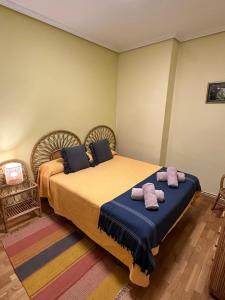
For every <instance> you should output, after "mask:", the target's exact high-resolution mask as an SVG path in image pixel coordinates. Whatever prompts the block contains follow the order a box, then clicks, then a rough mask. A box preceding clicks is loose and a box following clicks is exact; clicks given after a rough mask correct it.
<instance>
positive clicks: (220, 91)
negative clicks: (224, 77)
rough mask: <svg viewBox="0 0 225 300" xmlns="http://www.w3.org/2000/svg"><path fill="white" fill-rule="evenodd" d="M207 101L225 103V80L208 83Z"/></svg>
mask: <svg viewBox="0 0 225 300" xmlns="http://www.w3.org/2000/svg"><path fill="white" fill-rule="evenodd" d="M206 103H225V82H210V83H209V84H208V91H207V98H206Z"/></svg>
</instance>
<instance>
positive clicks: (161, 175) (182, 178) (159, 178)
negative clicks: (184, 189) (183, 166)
mask: <svg viewBox="0 0 225 300" xmlns="http://www.w3.org/2000/svg"><path fill="white" fill-rule="evenodd" d="M156 178H157V181H167V172H157V174H156ZM177 178H178V182H184V181H185V174H184V173H182V172H177Z"/></svg>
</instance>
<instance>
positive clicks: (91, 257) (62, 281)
mask: <svg viewBox="0 0 225 300" xmlns="http://www.w3.org/2000/svg"><path fill="white" fill-rule="evenodd" d="M105 253H106V252H105V251H103V250H102V249H96V250H95V251H93V252H90V253H88V254H87V255H85V256H84V257H82V258H81V259H80V260H79V261H78V262H76V263H75V264H73V265H72V266H71V267H70V268H69V269H68V270H66V271H65V272H64V273H63V274H61V275H60V276H59V277H58V278H56V279H55V280H54V281H53V282H51V283H50V284H49V285H47V286H46V287H45V288H43V289H42V290H40V291H39V292H38V293H37V294H36V295H33V296H31V299H33V300H46V299H48V300H53V299H56V298H58V297H59V296H60V295H62V294H63V293H64V292H65V291H66V290H67V289H68V288H70V287H71V286H72V285H73V284H75V283H76V282H77V281H78V280H79V279H80V278H81V277H82V276H83V275H84V274H85V273H86V272H87V271H88V270H89V269H90V268H91V267H92V266H94V265H95V264H96V263H97V262H98V261H99V260H100V259H101V258H102V257H103V256H104V255H105Z"/></svg>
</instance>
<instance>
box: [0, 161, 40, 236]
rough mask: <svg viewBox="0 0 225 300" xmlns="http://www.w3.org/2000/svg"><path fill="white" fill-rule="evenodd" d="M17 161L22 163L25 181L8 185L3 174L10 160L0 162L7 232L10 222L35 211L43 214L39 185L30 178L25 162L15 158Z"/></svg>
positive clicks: (0, 194)
mask: <svg viewBox="0 0 225 300" xmlns="http://www.w3.org/2000/svg"><path fill="white" fill-rule="evenodd" d="M15 161H16V162H20V163H21V165H22V168H23V175H24V181H23V182H22V183H20V184H17V185H7V184H6V183H5V182H4V179H3V176H1V175H2V173H3V172H2V167H3V166H4V164H6V163H8V162H10V161H7V162H4V163H1V164H0V206H1V217H2V219H3V223H4V226H5V231H6V232H7V231H8V222H9V221H12V220H14V219H16V218H18V217H20V216H22V215H25V214H28V213H31V212H33V211H35V212H37V213H38V215H39V216H41V201H40V198H39V195H38V186H37V184H36V183H35V182H33V181H31V180H30V179H29V176H28V172H27V169H26V166H25V164H24V163H23V162H21V161H18V160H13V162H15Z"/></svg>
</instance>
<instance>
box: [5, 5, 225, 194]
mask: <svg viewBox="0 0 225 300" xmlns="http://www.w3.org/2000/svg"><path fill="white" fill-rule="evenodd" d="M0 41H1V46H0V112H1V117H0V161H2V160H5V159H10V158H20V159H23V160H25V161H27V162H29V156H30V152H31V149H32V146H33V145H34V143H35V142H36V140H37V139H38V138H39V137H40V136H42V135H43V134H45V133H46V132H48V131H51V130H54V129H60V128H63V129H68V130H72V131H74V132H75V133H77V134H78V135H79V136H80V138H81V139H83V138H84V136H85V134H86V133H87V131H88V130H89V129H90V128H91V127H93V126H95V125H98V124H107V125H109V126H111V127H112V128H115V127H116V128H117V130H116V131H117V139H118V150H119V152H121V153H122V154H125V155H128V156H131V157H134V158H137V159H141V160H146V161H150V162H153V163H159V164H162V165H164V164H165V165H175V166H177V167H178V168H179V169H182V170H184V171H187V172H191V173H194V174H196V175H198V176H199V177H200V180H201V183H202V187H203V190H205V191H207V192H211V193H216V192H217V188H218V181H219V178H220V176H221V174H223V173H225V160H224V153H225V141H224V134H223V127H224V126H223V125H224V124H223V121H224V118H225V105H223V104H205V97H206V89H207V83H208V82H211V81H220V80H222V81H224V80H225V75H224V74H225V72H224V65H225V33H221V34H217V35H212V36H208V37H204V38H200V39H196V40H192V41H188V42H184V43H178V42H176V41H175V40H168V41H165V42H162V43H157V44H154V45H150V46H147V47H143V48H139V49H136V50H132V51H128V52H125V53H123V54H120V55H118V54H116V53H114V52H112V51H109V50H107V49H104V48H102V47H100V46H97V45H95V44H93V43H90V42H87V41H85V40H83V39H80V38H77V37H75V36H73V35H71V34H68V33H65V32H63V31H61V30H59V29H56V28H54V27H51V26H49V25H47V24H44V23H41V22H38V21H36V20H33V19H31V18H29V17H26V16H23V15H21V14H18V13H16V12H13V11H11V10H8V9H6V8H3V7H2V6H0ZM118 57H119V61H118ZM117 62H118V65H117ZM117 67H118V69H117ZM117 85H118V86H117ZM116 93H117V94H116ZM116 98H117V103H116ZM116 123H117V124H116Z"/></svg>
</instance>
